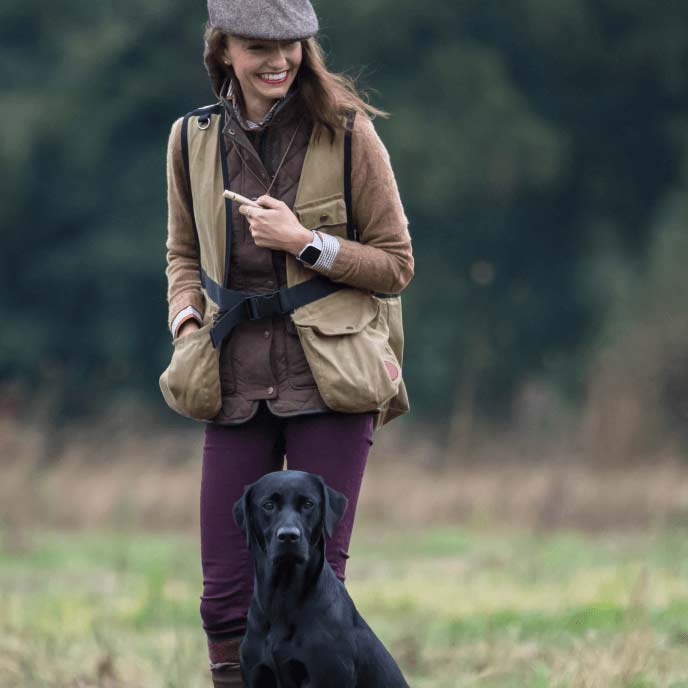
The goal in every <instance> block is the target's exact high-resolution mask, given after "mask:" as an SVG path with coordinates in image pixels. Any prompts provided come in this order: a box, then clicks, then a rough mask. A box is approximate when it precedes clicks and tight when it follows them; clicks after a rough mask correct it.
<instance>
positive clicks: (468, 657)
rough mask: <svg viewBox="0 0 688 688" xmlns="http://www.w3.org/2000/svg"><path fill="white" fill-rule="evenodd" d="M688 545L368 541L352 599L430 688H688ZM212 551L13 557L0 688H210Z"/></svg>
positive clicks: (91, 542)
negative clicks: (207, 566) (207, 555)
mask: <svg viewBox="0 0 688 688" xmlns="http://www.w3.org/2000/svg"><path fill="white" fill-rule="evenodd" d="M687 535H688V533H686V532H685V531H676V532H664V533H654V534H651V533H645V534H636V535H605V536H601V537H596V538H591V537H586V536H583V535H579V534H575V533H565V532H564V533H556V534H551V535H535V534H528V533H523V532H483V531H479V530H469V529H463V528H437V529H433V530H429V531H424V532H412V531H403V532H399V531H395V532H386V531H385V532H376V531H373V530H366V529H365V528H361V529H359V530H357V531H355V533H354V543H353V545H352V548H351V552H350V554H351V559H350V560H349V563H348V568H347V577H348V578H347V587H348V588H349V591H350V593H351V595H352V597H353V598H354V601H355V602H356V604H357V606H358V608H359V611H360V612H361V613H362V614H363V615H364V617H365V618H366V620H367V621H368V623H369V624H370V625H371V626H372V628H373V629H374V630H375V631H376V633H377V634H378V635H379V636H380V638H381V639H382V640H383V642H385V644H386V645H387V646H388V647H389V649H390V651H391V652H392V654H394V656H395V657H397V659H398V661H399V663H400V665H401V666H402V667H403V669H404V671H405V673H406V675H407V677H408V679H409V682H410V684H411V685H412V686H414V687H417V688H459V687H464V686H466V687H468V686H483V687H493V686H500V687H505V688H509V687H514V688H516V687H518V688H523V687H526V688H541V687H542V688H544V687H546V686H557V687H562V688H564V687H566V688H576V687H586V688H587V687H597V686H599V687H600V688H615V687H622V686H623V687H625V688H651V687H652V688H654V687H660V686H661V687H666V688H688V537H687ZM200 593H201V571H200V560H199V552H198V542H197V541H196V540H195V539H193V538H191V539H189V538H185V537H181V536H179V537H177V536H171V535H152V534H144V533H132V534H122V533H105V532H98V533H69V534H67V533H55V532H34V533H31V534H30V537H29V538H28V546H27V547H25V548H24V549H23V550H19V551H12V548H10V547H7V546H5V547H1V548H0V688H19V687H21V688H33V687H34V686H35V687H36V688H39V687H45V688H57V687H58V686H59V687H60V688H86V687H95V686H103V687H104V686H117V687H118V688H119V687H122V688H124V687H126V688H130V687H131V688H133V687H141V688H163V687H164V688H182V687H183V688H196V687H199V688H200V687H201V686H206V687H209V686H210V685H211V684H210V678H209V674H208V670H207V657H206V648H205V636H204V634H203V631H202V628H201V621H200V616H199V613H198V606H199V603H200V600H199V596H200Z"/></svg>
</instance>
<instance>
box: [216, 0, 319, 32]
mask: <svg viewBox="0 0 688 688" xmlns="http://www.w3.org/2000/svg"><path fill="white" fill-rule="evenodd" d="M208 16H209V18H210V23H211V24H212V25H213V26H216V27H218V28H220V29H223V30H224V31H226V32H227V33H229V34H231V35H232V36H241V37H243V38H261V39H264V40H269V41H301V40H303V39H305V38H310V37H311V36H314V35H315V34H316V33H318V17H317V16H316V14H315V10H314V9H313V5H311V3H310V2H309V0H208Z"/></svg>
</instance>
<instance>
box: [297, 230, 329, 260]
mask: <svg viewBox="0 0 688 688" xmlns="http://www.w3.org/2000/svg"><path fill="white" fill-rule="evenodd" d="M311 231H312V232H313V240H312V241H311V242H310V243H309V244H306V245H305V246H304V247H303V248H302V249H301V252H300V253H299V254H298V255H297V256H296V257H297V258H298V259H299V260H300V261H301V262H302V263H305V264H306V265H315V264H316V263H317V262H318V258H320V254H321V253H322V250H323V240H322V239H321V237H320V234H318V232H316V231H315V230H314V229H313V230H311Z"/></svg>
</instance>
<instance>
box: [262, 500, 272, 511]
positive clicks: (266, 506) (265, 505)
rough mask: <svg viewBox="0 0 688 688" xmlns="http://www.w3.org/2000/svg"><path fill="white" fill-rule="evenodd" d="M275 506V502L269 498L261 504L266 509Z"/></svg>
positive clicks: (268, 509)
mask: <svg viewBox="0 0 688 688" xmlns="http://www.w3.org/2000/svg"><path fill="white" fill-rule="evenodd" d="M274 508H275V503H274V502H273V501H271V500H268V501H267V502H265V503H264V504H263V509H267V511H272V510H273V509H274Z"/></svg>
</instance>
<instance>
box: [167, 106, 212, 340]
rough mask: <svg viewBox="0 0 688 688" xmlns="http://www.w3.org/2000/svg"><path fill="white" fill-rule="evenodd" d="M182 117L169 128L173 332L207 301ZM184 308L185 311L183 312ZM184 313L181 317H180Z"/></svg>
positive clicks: (169, 292) (169, 295) (169, 284)
mask: <svg viewBox="0 0 688 688" xmlns="http://www.w3.org/2000/svg"><path fill="white" fill-rule="evenodd" d="M183 119H184V118H183V117H180V118H179V119H178V120H177V121H176V122H175V123H174V124H173V125H172V130H171V131H170V136H169V141H168V144H167V208H168V221H167V242H166V248H167V268H166V271H165V273H166V275H167V303H168V307H169V308H168V325H169V327H170V330H171V332H172V336H176V334H177V332H176V331H177V330H178V329H179V326H180V325H181V324H182V323H183V322H185V321H186V320H187V319H188V318H186V317H184V315H185V314H187V313H188V314H191V317H195V318H196V319H197V320H198V319H199V316H200V318H202V317H203V313H204V312H205V301H204V297H203V292H202V291H201V281H200V277H199V262H198V261H199V253H198V244H197V242H196V237H195V234H194V231H193V220H192V217H191V200H190V198H189V193H188V187H187V181H186V172H185V170H184V160H183V157H182V138H181V134H182V123H183ZM182 311H185V313H184V314H182ZM178 316H181V317H178Z"/></svg>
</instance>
